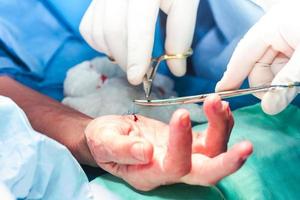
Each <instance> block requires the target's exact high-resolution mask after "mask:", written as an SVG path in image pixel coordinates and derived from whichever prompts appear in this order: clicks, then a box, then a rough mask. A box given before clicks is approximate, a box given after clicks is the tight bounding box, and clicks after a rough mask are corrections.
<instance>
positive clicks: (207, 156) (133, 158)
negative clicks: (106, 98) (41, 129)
mask: <svg viewBox="0 0 300 200" xmlns="http://www.w3.org/2000/svg"><path fill="white" fill-rule="evenodd" d="M204 110H205V113H206V115H207V118H208V128H207V129H206V130H205V131H204V132H203V133H198V134H197V133H192V130H191V123H190V118H189V114H188V112H187V111H185V110H177V111H176V112H175V113H174V114H173V117H172V119H171V121H170V123H169V125H167V124H164V123H161V122H159V121H156V120H152V119H149V118H145V117H142V116H137V118H138V119H137V120H136V119H135V117H134V116H105V117H100V118H98V119H96V120H94V121H93V122H91V123H90V125H89V126H88V127H87V129H86V138H87V142H88V146H89V148H90V151H91V153H92V155H93V157H94V159H95V161H96V162H97V164H98V165H99V166H100V167H101V168H103V169H104V170H106V171H108V172H110V173H111V174H113V175H116V176H118V177H121V178H122V179H124V180H125V181H126V182H128V183H129V184H131V185H132V186H133V187H135V188H137V189H139V190H151V189H154V188H156V187H158V186H160V185H166V184H173V183H179V182H184V183H187V184H197V185H212V184H215V183H217V182H218V181H219V180H220V179H222V178H223V177H225V176H227V175H230V174H231V173H233V172H235V171H236V170H238V169H239V168H240V167H241V166H242V165H243V163H244V161H245V160H246V159H247V158H248V156H249V155H250V154H251V153H252V145H251V143H249V142H242V143H239V144H236V145H235V146H234V147H233V148H232V149H230V150H229V151H227V142H228V139H229V136H230V132H231V129H232V127H233V117H232V114H231V111H230V108H229V105H228V103H226V102H221V100H220V98H219V97H218V96H211V97H209V98H208V99H207V100H206V101H205V103H204Z"/></svg>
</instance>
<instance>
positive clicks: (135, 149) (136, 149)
mask: <svg viewBox="0 0 300 200" xmlns="http://www.w3.org/2000/svg"><path fill="white" fill-rule="evenodd" d="M131 153H132V155H133V157H134V158H135V159H137V160H139V161H143V162H145V161H146V159H145V152H144V144H143V143H141V142H138V143H135V144H134V145H132V147H131Z"/></svg>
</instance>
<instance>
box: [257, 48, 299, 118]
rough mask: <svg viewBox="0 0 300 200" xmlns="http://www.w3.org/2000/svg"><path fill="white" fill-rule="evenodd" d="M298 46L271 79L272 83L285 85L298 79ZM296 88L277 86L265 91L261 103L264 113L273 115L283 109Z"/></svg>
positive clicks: (293, 96)
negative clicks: (274, 88)
mask: <svg viewBox="0 0 300 200" xmlns="http://www.w3.org/2000/svg"><path fill="white" fill-rule="evenodd" d="M299 66H300V48H297V49H296V50H295V52H294V54H293V56H292V58H291V59H290V61H289V62H288V63H287V64H286V66H285V67H283V68H282V69H281V70H280V71H279V72H278V74H277V75H276V76H275V78H274V80H273V81H272V85H282V84H284V85H286V84H291V83H294V82H299V81H300V67H299ZM297 94H298V89H297V88H296V87H291V88H278V89H276V90H273V91H269V92H267V93H266V94H265V95H264V96H263V99H262V102H261V105H262V109H263V111H264V112H265V113H267V114H270V115H275V114H278V113H280V112H281V111H283V110H284V109H285V108H286V107H287V106H288V105H289V104H290V103H291V102H292V101H293V99H294V98H295V97H296V96H297Z"/></svg>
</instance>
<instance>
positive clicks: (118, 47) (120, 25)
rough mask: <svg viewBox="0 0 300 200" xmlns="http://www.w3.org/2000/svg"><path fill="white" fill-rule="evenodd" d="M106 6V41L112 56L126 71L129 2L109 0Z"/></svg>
mask: <svg viewBox="0 0 300 200" xmlns="http://www.w3.org/2000/svg"><path fill="white" fill-rule="evenodd" d="M105 6H106V9H105V22H104V37H105V41H106V44H107V46H108V49H109V50H110V52H111V56H112V58H114V60H115V61H116V62H117V63H118V64H119V65H120V66H121V68H122V69H124V70H125V71H126V67H127V11H128V10H127V6H128V2H127V1H126V0H108V1H106V5H105Z"/></svg>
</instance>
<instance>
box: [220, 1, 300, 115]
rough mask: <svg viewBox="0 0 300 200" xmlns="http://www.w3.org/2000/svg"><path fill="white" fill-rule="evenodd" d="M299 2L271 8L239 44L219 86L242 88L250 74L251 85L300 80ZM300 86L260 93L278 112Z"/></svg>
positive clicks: (265, 104) (264, 102)
mask: <svg viewBox="0 0 300 200" xmlns="http://www.w3.org/2000/svg"><path fill="white" fill-rule="evenodd" d="M299 19H300V2H299V1H285V2H284V3H281V4H279V5H277V6H275V7H274V8H273V9H271V10H270V12H268V13H267V14H266V15H265V16H264V17H262V19H261V20H260V21H259V22H258V23H257V24H256V25H254V26H253V27H252V28H251V29H250V31H249V32H248V33H247V34H246V35H245V37H244V38H243V39H242V40H241V41H240V43H239V44H238V46H237V48H236V50H235V52H234V53H233V56H232V58H231V60H230V62H229V64H228V67H227V71H226V72H225V74H224V76H223V78H222V79H221V81H220V82H219V83H218V84H217V87H216V90H217V91H222V90H229V89H236V88H239V87H240V86H241V84H242V82H243V81H244V80H245V79H246V78H247V76H249V83H250V86H259V85H264V84H273V85H277V84H287V83H290V82H294V81H300V46H299V45H300V23H299ZM298 92H299V89H297V88H289V89H280V90H276V91H270V92H267V93H265V94H259V95H257V96H258V97H260V98H262V108H263V110H264V112H266V113H268V114H277V113H279V112H281V111H282V110H284V108H285V107H286V106H287V105H288V104H290V103H291V101H292V100H293V99H294V98H295V96H296V95H297V94H298Z"/></svg>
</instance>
